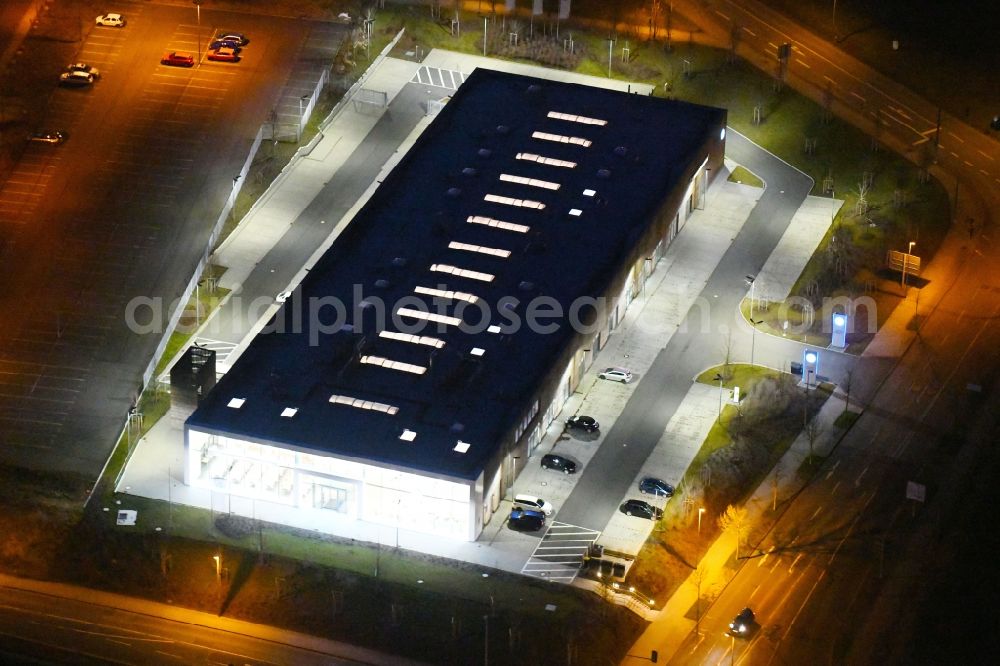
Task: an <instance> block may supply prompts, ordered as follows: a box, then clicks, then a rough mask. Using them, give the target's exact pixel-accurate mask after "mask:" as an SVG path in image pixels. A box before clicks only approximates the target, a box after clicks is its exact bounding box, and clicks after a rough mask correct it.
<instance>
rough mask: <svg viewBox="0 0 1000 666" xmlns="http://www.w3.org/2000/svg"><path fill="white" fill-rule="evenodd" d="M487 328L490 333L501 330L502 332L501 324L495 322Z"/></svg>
mask: <svg viewBox="0 0 1000 666" xmlns="http://www.w3.org/2000/svg"><path fill="white" fill-rule="evenodd" d="M486 330H487V331H488V332H490V333H499V332H500V327H499V326H497V325H496V324H493V325H492V326H490V327H489V328H487V329H486Z"/></svg>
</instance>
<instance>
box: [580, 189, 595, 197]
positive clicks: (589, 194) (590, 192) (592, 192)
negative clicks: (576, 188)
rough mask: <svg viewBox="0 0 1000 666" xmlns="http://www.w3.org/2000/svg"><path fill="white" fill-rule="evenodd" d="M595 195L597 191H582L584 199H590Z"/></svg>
mask: <svg viewBox="0 0 1000 666" xmlns="http://www.w3.org/2000/svg"><path fill="white" fill-rule="evenodd" d="M595 194H597V190H584V191H583V196H585V197H592V196H594V195H595Z"/></svg>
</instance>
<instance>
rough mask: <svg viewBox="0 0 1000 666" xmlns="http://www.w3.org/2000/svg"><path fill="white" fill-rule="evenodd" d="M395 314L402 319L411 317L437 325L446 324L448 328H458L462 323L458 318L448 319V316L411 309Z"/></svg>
mask: <svg viewBox="0 0 1000 666" xmlns="http://www.w3.org/2000/svg"><path fill="white" fill-rule="evenodd" d="M396 314H398V315H400V316H402V317H413V318H414V319H423V320H424V321H433V322H437V323H438V324H447V325H449V326H458V325H459V324H461V323H462V320H461V319H459V318H458V317H449V316H448V315H441V314H435V313H433V312H424V311H422V310H414V309H412V308H399V309H398V310H396Z"/></svg>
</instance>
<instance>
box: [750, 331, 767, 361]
mask: <svg viewBox="0 0 1000 666" xmlns="http://www.w3.org/2000/svg"><path fill="white" fill-rule="evenodd" d="M763 323H764V320H763V319H751V320H750V325H751V326H753V332H752V333H751V334H750V367H751V368H752V367H753V352H754V347H755V345H756V343H757V324H763Z"/></svg>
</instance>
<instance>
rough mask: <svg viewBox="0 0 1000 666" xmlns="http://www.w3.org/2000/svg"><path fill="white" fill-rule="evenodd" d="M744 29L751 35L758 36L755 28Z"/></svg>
mask: <svg viewBox="0 0 1000 666" xmlns="http://www.w3.org/2000/svg"><path fill="white" fill-rule="evenodd" d="M743 31H744V32H746V33H747V34H749V35H750V36H751V37H756V36H757V33H756V32H754V31H753V30H751V29H750V28H743Z"/></svg>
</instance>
